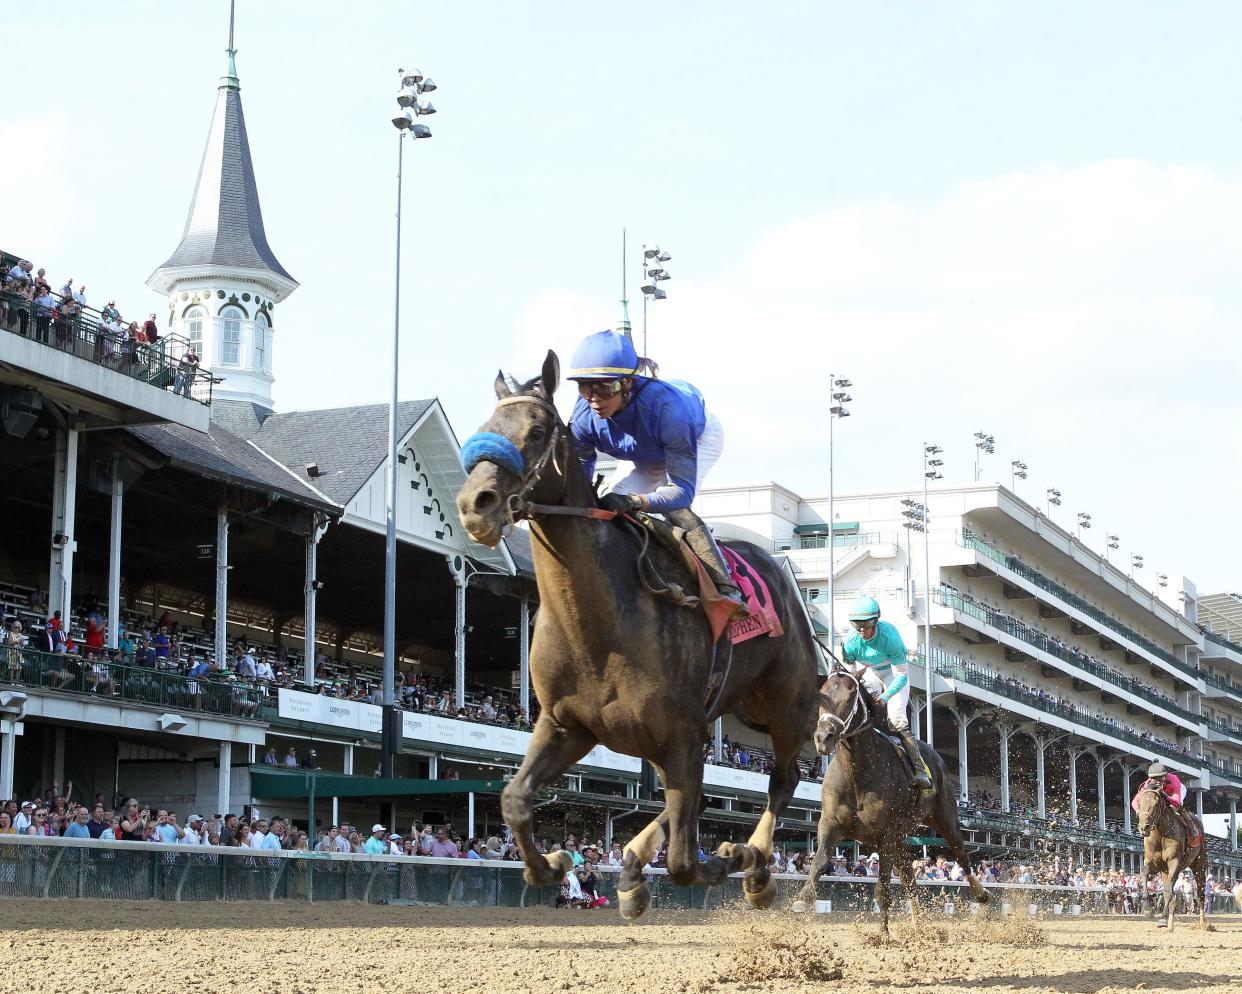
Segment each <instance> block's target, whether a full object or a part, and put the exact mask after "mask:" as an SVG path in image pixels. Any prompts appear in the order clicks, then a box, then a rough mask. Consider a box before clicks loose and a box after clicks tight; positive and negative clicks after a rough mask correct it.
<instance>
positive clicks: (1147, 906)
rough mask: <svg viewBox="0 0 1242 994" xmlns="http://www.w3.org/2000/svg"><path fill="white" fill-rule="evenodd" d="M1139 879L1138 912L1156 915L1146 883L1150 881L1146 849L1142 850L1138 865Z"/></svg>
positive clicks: (1151, 915) (1152, 916) (1148, 915)
mask: <svg viewBox="0 0 1242 994" xmlns="http://www.w3.org/2000/svg"><path fill="white" fill-rule="evenodd" d="M1139 880H1140V881H1142V883H1143V886H1142V887H1141V888H1139V914H1140V915H1141V914H1143V913H1146V914H1147V917H1148V918H1155V917H1156V902H1155V901H1153V900H1152V897H1151V890H1150V888H1149V886H1148V884H1149V883H1150V881H1151V870H1150V869H1149V868H1148V866H1147V851H1146V848H1144V850H1143V862H1142V863H1141V864H1140V865H1139Z"/></svg>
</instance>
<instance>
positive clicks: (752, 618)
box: [685, 545, 785, 645]
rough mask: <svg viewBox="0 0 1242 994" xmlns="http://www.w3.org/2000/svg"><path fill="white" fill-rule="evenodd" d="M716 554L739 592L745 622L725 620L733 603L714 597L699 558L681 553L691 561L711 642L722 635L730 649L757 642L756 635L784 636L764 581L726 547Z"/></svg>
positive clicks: (688, 551) (713, 589)
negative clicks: (743, 604)
mask: <svg viewBox="0 0 1242 994" xmlns="http://www.w3.org/2000/svg"><path fill="white" fill-rule="evenodd" d="M720 551H721V552H722V553H724V558H725V563H726V564H727V565H728V567H729V572H730V573H731V574H732V575H733V582H734V583H735V584H736V585H737V588H738V590H740V591H741V592H742V597H743V599H744V600H745V601H746V607H747V609H748V611H749V614H747V615H746V617H745V618H741V619H739V620H737V621H730V620H729V616H730V615H731V614H732V613H733V602H732V601H730V600H727V599H726V598H724V597H721V596H720V594H719V593H717V591H716V585H715V584H714V583H713V582H712V578H711V577H710V576H709V575H708V573H707V569H706V568H705V567H704V566H703V564H702V563H701V562H700V561H699V558H698V557H697V556H696V555H694V553H693V552H690V550H689V548H686V549H685V553H686V556H687V558H688V559H693V560H694V565H695V569H696V572H697V573H698V576H699V597H700V599H701V601H702V604H703V610H704V612H706V614H707V620H708V622H709V623H710V624H711V629H712V641H713V642H715V641H716V640H717V639H719V638H720V636H721V634H722V633H724V632H726V631H727V633H728V636H729V641H730V642H732V643H733V644H734V645H738V644H740V643H742V642H746V641H748V640H750V639H753V638H758V637H759V636H760V635H767V636H768V637H769V638H779V637H780V636H782V635H784V634H785V626H784V625H782V624H781V619H780V617H779V616H778V615H777V613H776V608H775V607H774V606H773V604H772V593H771V591H770V590H769V589H768V584H767V581H766V580H764V578H763V577H762V576H761V575H760V573H759V571H758V570H756V569H755V568H754V567H753V566H751V564H750V563H748V562H747V561H746V560H745V559H744V558H742V556H741V555H739V554H738V553H736V552H734V551H733V550H732V549H730V548H729V547H728V546H727V545H722V546H720Z"/></svg>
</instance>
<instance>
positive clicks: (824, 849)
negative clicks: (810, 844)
mask: <svg viewBox="0 0 1242 994" xmlns="http://www.w3.org/2000/svg"><path fill="white" fill-rule="evenodd" d="M840 837H841V832H840V829H839V827H838V825H837V824H836V822H834V821H832V818H831V815H829V813H828V805H827V804H824V805H823V807H822V808H821V810H820V815H819V834H818V838H817V839H816V841H815V858H814V859H813V860H811V869H810V870H809V871H808V876H807V881H806V883H805V884H804V885H803V887H802V890H800V891H799V892H798V896H797V898H796V899H795V900H794V903H793V910H794V911H812V910H814V908H815V900H816V891H815V882H816V881H817V880H819V878H820V877H822V876H823V875H824V871H825V870H826V869H827V868H828V860H829V858H830V857H831V854H832V847H833V846H834V845H835V844H836V841H837V839H839V838H840Z"/></svg>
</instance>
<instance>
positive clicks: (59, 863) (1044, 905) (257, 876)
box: [0, 836, 1106, 915]
mask: <svg viewBox="0 0 1242 994" xmlns="http://www.w3.org/2000/svg"><path fill="white" fill-rule="evenodd" d="M522 869H523V868H522V865H521V864H520V863H499V862H492V861H473V860H454V859H430V858H427V857H417V856H366V855H345V854H332V855H329V854H327V853H308V852H301V853H299V852H255V851H251V850H246V849H233V848H218V847H206V846H165V845H156V844H153V843H144V842H100V841H95V840H90V841H87V840H71V839H36V838H29V837H23V836H0V897H7V898H13V897H18V898H85V899H92V898H97V899H103V900H110V901H182V902H190V901H256V900H257V901H274V900H288V901H304V902H335V901H362V902H366V903H370V904H378V903H390V904H394V903H403V904H416V905H427V906H439V907H444V906H454V905H457V906H467V907H507V908H519V907H532V906H548V905H552V904H554V903H555V901H556V896H557V893H558V891H559V889H560V888H559V887H528V886H527V885H526V883H525V882H524V881H523V879H522ZM598 876H599V884H598V888H597V889H598V893H599V894H600V895H601V896H603V897H607V898H609V900H610V901H611V902H612V903H613V904H614V905H615V903H616V879H617V877H616V872H615V871H614V870H611V869H607V868H600V872H599V875H598ZM647 876H648V881H649V884H650V886H651V890H652V904H653V906H654V907H656V908H671V909H676V908H682V909H686V908H708V909H710V908H716V907H720V906H722V905H725V904H738V903H740V902H741V901H742V888H741V876H740V875H738V876H734V877H730V878H729V879H728V880H726V881H725V883H724V884H722V885H721V886H720V887H679V886H678V885H676V884H675V883H673V881H672V880H671V879H669V877H668V875H667V874H666V872H665V871H664V870H653V871H650V872H649V873H648V875H647ZM773 876H774V878H775V880H776V886H777V894H778V896H777V901H778V906H781V907H787V906H788V904H789V902H790V901H792V900H793V898H794V896H795V895H796V894H797V892H798V891H799V890H800V889H801V888H802V887H803V886H804V885H805V884H806V877H805V876H799V875H796V874H774V875H773ZM875 883H876V881H875V880H874V879H873V878H866V877H858V878H855V877H848V878H846V877H828V878H823V879H821V880H820V881H819V885H818V888H817V896H818V898H819V899H820V900H821V901H830V902H831V911H832V913H834V914H836V913H841V914H850V915H856V914H860V913H869V912H872V911H874V910H875V904H874V901H875ZM988 890H989V892H991V893H992V894H993V896H994V897H995V898H998V900H997V901H996V904H997V906H998V907H1002V908H1003V907H1004V906H1005V905H1008V906H1009V908H1010V909H1017V910H1019V912H1021V913H1028V911H1029V908H1030V905H1031V904H1034V905H1035V906H1036V910H1037V911H1039V912H1045V913H1057V914H1061V913H1064V914H1071V913H1073V912H1071V910H1070V909H1071V908H1078V909H1080V913H1089V912H1092V911H1104V910H1106V905H1105V904H1104V902H1103V898H1104V896H1105V892H1104V889H1103V888H1094V889H1091V890H1087V889H1074V888H1069V887H1047V886H1039V885H1022V884H1003V885H989V886H988ZM895 896H896V897H897V902H898V903H897V904H896V906H897V907H899V908H900V907H902V906H903V904H904V900H905V895H904V893H902V892H901V891H900V890H895ZM919 899H920V904H922V905H923V906H925V907H933V908H935V907H940V908H943V909H944V910H946V911H948V910H950V909H949V908H947V907H946V905H953V906H954V911H956V913H957V914H965V913H967V912H966V910H965V908H964V905H967V904H971V903H972V902H971V901H970V898H969V894H968V893H967V891H966V885H965V884H959V883H950V882H946V881H920V882H919Z"/></svg>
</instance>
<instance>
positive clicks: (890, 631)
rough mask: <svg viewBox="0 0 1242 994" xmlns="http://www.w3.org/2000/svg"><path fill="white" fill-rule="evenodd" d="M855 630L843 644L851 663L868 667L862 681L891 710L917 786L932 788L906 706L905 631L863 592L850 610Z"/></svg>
mask: <svg viewBox="0 0 1242 994" xmlns="http://www.w3.org/2000/svg"><path fill="white" fill-rule="evenodd" d="M850 624H851V625H852V626H853V627H854V631H853V632H851V633H850V637H849V638H847V639H846V640H845V644H844V645H843V646H842V647H841V654H842V655H843V656H844V657H845V662H846V663H847V664H850V663H852V664H854V666H855V667H861V666H867V667H868V669H866V670H865V671H864V672H863V674H862V678H861V681H860V682H861V683H862V685H863V686H864V687H866V688H867V690H869V691H870V692H871V694H872V695H873V696H876V697H878V698H879V699H880V702H881V703H882V704H884V705H885V707H886V708H887V711H888V725H889V728H891V729H892V730H893V732H894V733H895V734H896V735H897V737H898V738H899V739H901V746H902V748H903V749H905V751H906V757H907V758H908V759H909V760H910V768H911V769H913V770H914V784H915V786H916V787H930V786H931V785H932V782H931V777H929V776H928V775H927V767H926V766H925V765H924V763H923V757H922V756H921V755H920V754H919V747H918V744H917V743H916V742H915V741H914V739H913V737H912V736H911V735H910V720H909V719H908V718H907V717H906V705H908V704H909V703H910V668H909V666H908V665H907V663H906V644H905V643H904V642H903V641H902V640H901V633H900V632H898V631H897V629H896V628H895V627H894V626H893V625H891V624H890V623H889V622H887V621H881V620H880V605H879V603H878V602H877V601H876V599H875V598H874V597H868V596H867V595H866V594H861V595H860V596H859V597H858V599H857V600H856V601H854V607H853V610H851V611H850Z"/></svg>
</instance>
